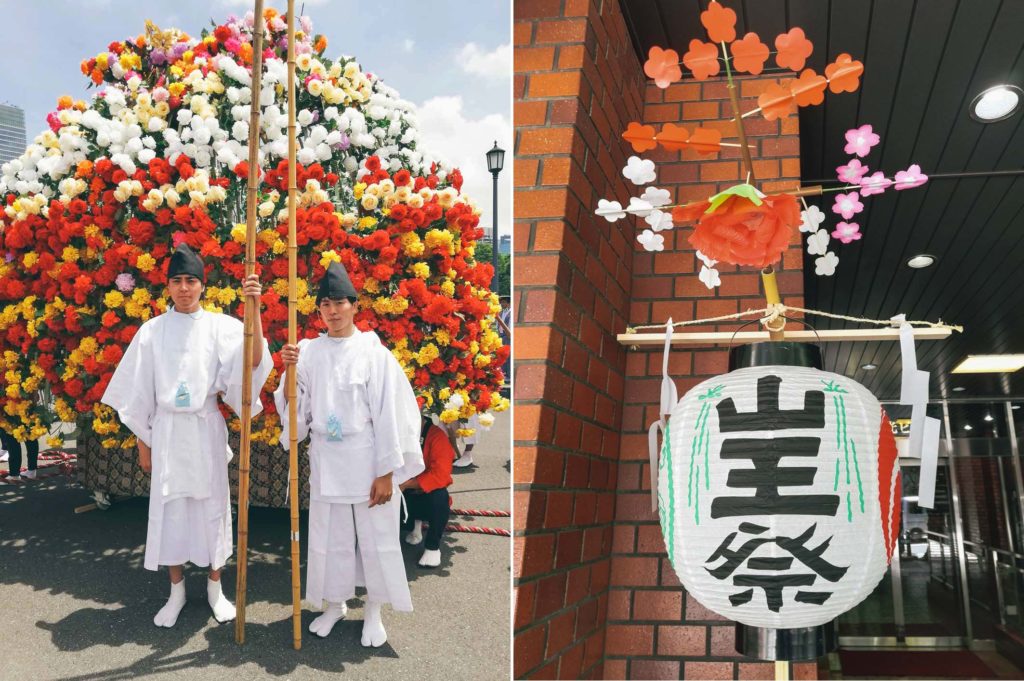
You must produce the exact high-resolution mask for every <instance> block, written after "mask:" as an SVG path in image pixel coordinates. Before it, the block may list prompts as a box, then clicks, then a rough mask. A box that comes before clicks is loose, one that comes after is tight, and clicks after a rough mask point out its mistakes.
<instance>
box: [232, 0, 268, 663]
mask: <svg viewBox="0 0 1024 681" xmlns="http://www.w3.org/2000/svg"><path fill="white" fill-rule="evenodd" d="M252 31H253V40H252V88H251V89H252V106H251V107H250V110H249V178H248V185H247V186H246V190H247V192H248V193H247V195H246V199H247V201H246V207H245V276H247V277H248V276H249V275H251V274H252V273H253V272H254V271H255V270H256V219H257V215H256V192H257V190H258V189H259V160H260V156H259V153H260V84H261V83H262V77H263V0H256V10H255V14H254V16H253V29H252ZM257 305H259V301H258V300H257V299H256V296H246V297H245V344H244V346H243V352H244V356H243V357H242V446H241V451H240V452H239V454H238V579H237V584H236V587H235V604H236V607H237V615H236V618H235V641H236V642H238V643H240V644H241V643H245V587H246V567H247V561H248V548H249V450H250V445H251V435H252V423H251V421H252V346H253V335H254V328H253V326H254V322H255V319H254V317H255V315H256V306H257Z"/></svg>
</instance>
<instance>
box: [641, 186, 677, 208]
mask: <svg viewBox="0 0 1024 681" xmlns="http://www.w3.org/2000/svg"><path fill="white" fill-rule="evenodd" d="M640 198H641V199H643V200H644V201H646V202H647V203H649V204H651V205H652V206H654V207H655V208H657V207H659V206H667V205H668V204H670V203H672V194H671V193H670V192H669V190H667V189H658V188H657V187H648V188H647V189H645V190H644V193H643V194H641V195H640Z"/></svg>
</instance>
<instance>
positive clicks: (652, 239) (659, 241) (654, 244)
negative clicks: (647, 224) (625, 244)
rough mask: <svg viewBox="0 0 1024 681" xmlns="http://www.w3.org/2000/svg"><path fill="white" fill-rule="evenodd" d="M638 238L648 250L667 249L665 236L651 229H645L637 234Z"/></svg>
mask: <svg viewBox="0 0 1024 681" xmlns="http://www.w3.org/2000/svg"><path fill="white" fill-rule="evenodd" d="M636 240H637V241H639V242H640V244H641V245H642V246H643V247H644V250H646V251H663V250H665V237H663V236H662V235H660V234H655V233H654V232H652V231H651V230H649V229H645V230H644V231H642V232H641V233H640V234H639V235H637V237H636Z"/></svg>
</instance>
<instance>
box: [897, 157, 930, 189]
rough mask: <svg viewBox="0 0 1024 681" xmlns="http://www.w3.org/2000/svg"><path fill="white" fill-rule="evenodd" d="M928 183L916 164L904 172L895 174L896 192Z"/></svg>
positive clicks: (926, 177)
mask: <svg viewBox="0 0 1024 681" xmlns="http://www.w3.org/2000/svg"><path fill="white" fill-rule="evenodd" d="M927 181H928V176H927V175H925V174H924V173H922V172H921V166H919V165H917V164H916V163H915V164H914V165H912V166H910V167H909V168H907V169H906V170H901V171H899V172H898V173H896V187H895V188H896V191H901V190H903V189H913V188H914V187H920V186H921V185H922V184H924V183H925V182H927Z"/></svg>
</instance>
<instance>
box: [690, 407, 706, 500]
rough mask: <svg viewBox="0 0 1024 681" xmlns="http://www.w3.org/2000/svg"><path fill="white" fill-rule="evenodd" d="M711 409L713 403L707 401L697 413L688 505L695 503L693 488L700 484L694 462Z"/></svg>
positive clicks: (698, 473)
mask: <svg viewBox="0 0 1024 681" xmlns="http://www.w3.org/2000/svg"><path fill="white" fill-rule="evenodd" d="M710 409H711V405H710V404H708V403H707V402H705V403H704V404H703V405H701V408H700V414H698V415H697V424H696V426H695V428H694V430H695V431H696V433H695V434H696V437H694V439H693V443H692V444H691V445H690V475H689V480H687V484H686V491H687V494H686V505H687V506H691V505H693V489H694V487H696V486H697V485H699V484H700V470H698V471H697V480H696V482H695V481H694V478H693V467H694V464H695V463H696V461H695V459H696V458H697V452H699V451H700V448H701V445H702V443H703V438H704V422H705V421H706V420H707V419H706V415H707V413H708V411H710Z"/></svg>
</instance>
